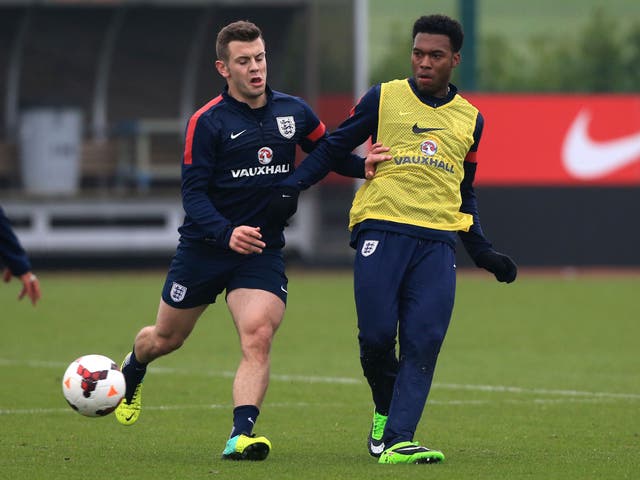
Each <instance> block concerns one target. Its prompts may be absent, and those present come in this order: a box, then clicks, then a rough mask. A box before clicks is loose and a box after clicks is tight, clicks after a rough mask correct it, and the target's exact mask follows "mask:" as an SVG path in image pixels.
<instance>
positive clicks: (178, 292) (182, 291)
mask: <svg viewBox="0 0 640 480" xmlns="http://www.w3.org/2000/svg"><path fill="white" fill-rule="evenodd" d="M186 294H187V287H185V286H184V285H180V284H179V283H176V282H173V285H171V292H170V293H169V296H170V297H171V300H173V301H174V302H176V303H178V302H181V301H182V300H184V296H185V295H186Z"/></svg>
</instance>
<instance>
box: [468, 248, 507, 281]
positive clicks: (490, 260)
mask: <svg viewBox="0 0 640 480" xmlns="http://www.w3.org/2000/svg"><path fill="white" fill-rule="evenodd" d="M475 262H476V265H477V266H478V267H480V268H484V269H485V270H488V271H490V272H491V273H493V274H494V275H495V276H496V280H498V281H499V282H505V283H511V282H513V281H514V280H515V279H516V276H517V275H518V266H517V265H516V263H515V262H514V261H513V260H511V258H509V257H508V256H506V255H503V254H502V253H498V252H496V251H495V250H486V251H484V252H481V253H479V254H478V255H477V256H476V258H475Z"/></svg>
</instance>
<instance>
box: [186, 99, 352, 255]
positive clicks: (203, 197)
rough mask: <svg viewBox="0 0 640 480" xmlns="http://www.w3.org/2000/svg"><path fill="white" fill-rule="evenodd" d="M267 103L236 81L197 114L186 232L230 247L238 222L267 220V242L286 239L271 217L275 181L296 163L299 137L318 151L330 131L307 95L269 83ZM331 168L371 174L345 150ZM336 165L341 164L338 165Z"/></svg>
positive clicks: (190, 135) (190, 134)
mask: <svg viewBox="0 0 640 480" xmlns="http://www.w3.org/2000/svg"><path fill="white" fill-rule="evenodd" d="M266 94H267V104H266V105H265V106H264V107H261V108H257V109H252V108H251V107H249V105H247V104H246V103H243V102H239V101H237V100H235V99H234V98H233V97H231V96H230V95H229V94H228V89H227V88H225V89H224V91H223V92H222V93H221V94H220V95H218V96H217V97H216V98H214V99H213V100H211V101H210V102H208V103H207V104H206V105H204V106H203V107H202V108H200V109H199V110H198V111H197V112H196V113H194V114H193V116H192V117H191V119H190V120H189V123H188V126H187V132H186V140H185V149H184V155H183V160H182V202H183V207H184V210H185V213H186V217H185V220H184V223H183V225H182V226H181V227H180V229H179V232H180V235H181V237H182V238H184V239H189V240H204V241H206V242H208V243H210V244H213V245H216V246H219V247H221V248H228V247H229V239H230V237H231V233H232V231H233V228H235V227H236V226H239V225H250V226H254V227H258V226H259V227H261V232H262V240H263V241H264V242H265V243H266V244H267V248H280V247H282V246H283V245H284V235H283V230H282V227H281V226H271V225H266V224H265V209H266V207H267V204H268V202H269V200H270V196H271V193H272V192H273V191H274V186H276V185H278V184H279V183H280V182H281V181H282V180H284V179H285V178H287V177H288V176H289V175H291V174H292V173H293V171H294V170H295V158H296V145H299V146H300V147H301V148H302V150H303V151H305V152H307V153H309V152H311V151H312V150H313V149H314V148H315V147H316V146H317V145H318V144H319V143H321V142H322V140H324V139H325V138H326V136H327V132H326V127H325V125H324V124H323V123H322V122H321V121H320V120H319V119H318V117H317V116H316V115H315V113H314V112H313V111H312V110H311V108H310V107H309V105H307V104H306V103H305V101H304V100H302V99H301V98H298V97H294V96H291V95H287V94H284V93H281V92H277V91H273V90H271V89H270V88H268V87H267V91H266ZM329 163H330V167H329V168H330V169H331V168H332V169H335V170H336V171H337V172H338V173H340V174H342V175H345V176H350V177H357V178H363V177H364V159H362V158H360V157H357V156H355V155H351V154H349V155H341V156H340V158H339V159H336V161H335V162H333V161H332V160H330V161H329ZM334 167H335V168H334Z"/></svg>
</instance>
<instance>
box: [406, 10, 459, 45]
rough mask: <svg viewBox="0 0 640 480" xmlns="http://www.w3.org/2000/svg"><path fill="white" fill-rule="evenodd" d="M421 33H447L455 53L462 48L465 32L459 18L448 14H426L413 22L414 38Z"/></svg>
mask: <svg viewBox="0 0 640 480" xmlns="http://www.w3.org/2000/svg"><path fill="white" fill-rule="evenodd" d="M419 33H435V34H440V35H446V36H447V37H449V41H450V42H451V48H452V50H453V52H454V53H458V52H459V51H460V49H461V48H462V41H463V40H464V32H463V31H462V25H460V22H458V21H457V20H454V19H453V18H451V17H447V16H446V15H425V16H422V17H420V18H419V19H418V20H416V22H415V23H414V24H413V37H412V38H413V39H414V40H415V38H416V35H417V34H419Z"/></svg>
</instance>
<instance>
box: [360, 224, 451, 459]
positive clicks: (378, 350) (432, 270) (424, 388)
mask: <svg viewBox="0 0 640 480" xmlns="http://www.w3.org/2000/svg"><path fill="white" fill-rule="evenodd" d="M455 288H456V273H455V250H454V248H452V247H451V246H450V245H448V244H446V243H443V242H438V241H431V240H425V239H420V238H416V237H411V236H408V235H403V234H398V233H394V232H386V231H379V230H365V231H363V232H361V233H360V234H359V235H358V242H357V251H356V258H355V265H354V290H355V300H356V309H357V313H358V329H359V334H358V340H359V343H360V358H361V362H362V366H363V372H364V375H365V377H366V378H367V381H368V382H369V385H370V387H371V391H372V395H373V400H374V403H375V405H376V410H377V411H378V412H380V413H388V417H389V418H388V421H387V426H386V428H385V433H384V441H385V444H386V445H387V448H388V447H390V446H392V445H394V444H396V443H398V442H402V441H412V440H413V436H414V433H415V430H416V428H417V425H418V422H419V421H420V417H421V416H422V412H423V410H424V406H425V403H426V401H427V396H428V395H429V390H430V388H431V382H432V380H433V373H434V370H435V366H436V360H437V358H438V353H439V352H440V347H441V345H442V342H443V341H444V337H445V334H446V332H447V328H448V326H449V321H450V319H451V313H452V311H453V303H454V297H455ZM396 338H397V340H398V346H399V351H398V355H397V356H396Z"/></svg>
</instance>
